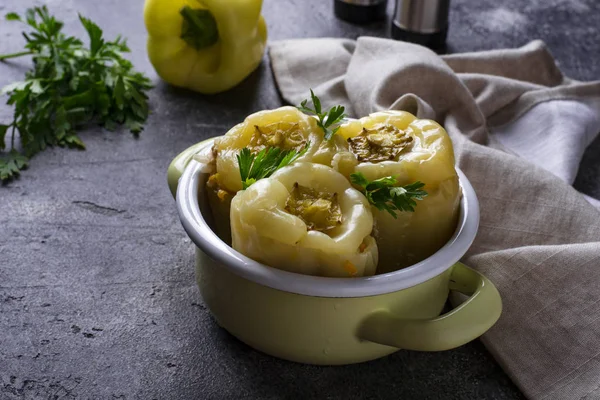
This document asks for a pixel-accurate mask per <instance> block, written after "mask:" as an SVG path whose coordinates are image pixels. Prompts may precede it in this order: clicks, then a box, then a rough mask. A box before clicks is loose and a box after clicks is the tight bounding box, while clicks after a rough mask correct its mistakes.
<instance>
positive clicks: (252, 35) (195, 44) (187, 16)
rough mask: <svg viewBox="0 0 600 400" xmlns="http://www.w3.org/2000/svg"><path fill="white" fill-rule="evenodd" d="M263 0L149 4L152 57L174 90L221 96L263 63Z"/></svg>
mask: <svg viewBox="0 0 600 400" xmlns="http://www.w3.org/2000/svg"><path fill="white" fill-rule="evenodd" d="M261 6H262V0H202V1H200V0H196V1H194V0H146V3H145V5H144V22H145V24H146V29H147V31H148V34H149V37H148V56H149V58H150V62H151V63H152V65H153V66H154V68H155V70H156V72H157V73H158V75H159V76H160V77H161V78H162V79H164V80H165V81H167V82H169V83H170V84H172V85H175V86H179V87H184V88H189V89H192V90H195V91H197V92H200V93H206V94H211V93H218V92H222V91H225V90H228V89H230V88H232V87H234V86H236V85H237V84H239V83H240V82H241V81H242V80H244V78H246V77H247V76H248V75H250V73H251V72H252V71H254V70H255V69H256V68H257V67H258V65H259V64H260V61H261V59H262V56H263V53H264V50H265V46H266V41H267V28H266V24H265V21H264V19H263V17H262V16H261V15H260V10H261Z"/></svg>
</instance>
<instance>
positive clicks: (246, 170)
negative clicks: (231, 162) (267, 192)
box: [237, 142, 310, 189]
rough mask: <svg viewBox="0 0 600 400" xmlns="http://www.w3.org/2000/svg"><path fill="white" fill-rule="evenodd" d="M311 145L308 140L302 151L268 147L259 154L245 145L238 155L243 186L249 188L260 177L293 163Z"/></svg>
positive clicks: (266, 176) (265, 176) (269, 174)
mask: <svg viewBox="0 0 600 400" xmlns="http://www.w3.org/2000/svg"><path fill="white" fill-rule="evenodd" d="M309 145H310V142H307V143H306V146H304V148H303V149H302V150H300V151H296V150H281V149H279V148H277V147H267V148H265V149H262V150H261V151H259V152H258V153H257V154H254V153H252V152H251V151H250V149H248V148H247V147H244V148H243V149H242V150H241V151H240V153H239V154H238V155H237V160H238V166H239V169H240V176H241V177H242V187H243V188H244V189H248V188H249V187H250V186H251V185H252V184H253V183H255V182H256V181H258V180H259V179H263V178H268V177H269V176H271V175H273V173H274V172H275V171H277V170H278V169H280V168H283V167H285V166H286V165H290V164H292V163H293V162H294V161H296V160H297V159H298V158H300V157H302V156H303V155H304V154H305V153H306V151H307V150H308V146H309Z"/></svg>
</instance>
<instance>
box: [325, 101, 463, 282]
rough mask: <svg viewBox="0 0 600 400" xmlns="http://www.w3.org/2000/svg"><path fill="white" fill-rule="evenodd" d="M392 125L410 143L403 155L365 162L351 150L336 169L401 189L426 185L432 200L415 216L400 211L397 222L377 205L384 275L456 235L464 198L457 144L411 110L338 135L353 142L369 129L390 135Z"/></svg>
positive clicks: (354, 124) (347, 127) (368, 120)
mask: <svg viewBox="0 0 600 400" xmlns="http://www.w3.org/2000/svg"><path fill="white" fill-rule="evenodd" d="M390 125H391V126H393V127H395V128H397V129H398V130H399V131H402V132H403V133H404V135H405V136H407V137H408V139H410V140H407V141H405V142H404V143H403V144H402V145H403V146H404V145H406V147H405V148H404V149H402V151H400V152H399V153H392V154H391V155H390V157H391V158H389V159H388V160H384V161H382V160H380V159H377V160H371V161H369V160H366V161H360V160H359V159H358V157H357V155H356V154H354V153H353V152H352V151H351V152H350V153H346V154H340V156H339V159H338V160H337V163H335V165H334V167H335V168H336V169H337V170H338V171H340V172H342V173H343V174H344V175H347V174H348V173H349V172H350V173H351V172H361V173H362V174H363V175H364V176H365V177H366V178H367V179H369V180H375V179H378V178H383V177H385V176H395V177H396V180H397V181H398V185H400V186H402V185H406V184H409V183H413V182H415V181H421V182H423V183H424V184H425V186H424V187H423V190H425V191H426V192H427V196H426V197H425V198H424V199H423V200H418V201H417V205H416V207H415V211H414V212H406V211H405V212H399V213H397V214H398V215H397V218H394V217H392V216H391V215H390V214H389V213H387V212H385V211H380V210H377V209H376V208H375V207H372V211H373V218H374V219H375V227H376V229H375V235H374V236H375V239H376V240H377V246H378V248H379V265H378V267H377V273H379V274H381V273H387V272H392V271H395V270H397V269H400V268H404V267H408V266H410V265H413V264H415V263H417V262H419V261H422V260H423V259H425V258H427V257H429V256H430V255H432V254H433V253H435V252H436V251H437V250H439V249H440V248H441V247H442V246H443V245H444V244H445V243H446V242H447V241H448V240H449V239H450V237H451V236H452V234H453V233H454V230H455V228H456V223H457V220H458V212H459V205H460V198H461V190H460V186H459V182H458V175H457V172H456V169H455V167H454V161H455V160H454V149H453V147H452V142H451V141H450V137H449V136H448V134H447V133H446V131H445V130H444V128H443V127H442V126H441V125H439V124H438V123H437V122H435V121H431V120H426V119H418V118H416V117H415V116H414V115H412V114H410V113H408V112H405V111H383V112H377V113H374V114H371V115H369V116H367V117H364V118H361V119H360V120H355V121H351V122H348V123H347V124H344V125H342V127H341V128H340V129H339V130H338V132H337V134H338V135H340V136H342V137H344V138H346V139H352V138H356V137H357V136H359V135H360V134H361V132H363V129H366V130H375V131H377V130H378V129H379V130H381V131H382V132H385V131H386V129H385V127H389V126H390ZM382 127H383V129H382ZM374 139H381V137H379V138H378V137H375V138H374ZM377 148H378V146H374V149H377ZM342 156H344V157H342Z"/></svg>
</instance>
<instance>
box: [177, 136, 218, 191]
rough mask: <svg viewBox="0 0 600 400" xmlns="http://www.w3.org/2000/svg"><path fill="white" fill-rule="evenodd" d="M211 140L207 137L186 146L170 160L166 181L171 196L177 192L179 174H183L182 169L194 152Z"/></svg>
mask: <svg viewBox="0 0 600 400" xmlns="http://www.w3.org/2000/svg"><path fill="white" fill-rule="evenodd" d="M211 140H213V139H207V140H204V141H202V142H200V143H196V144H195V145H193V146H190V147H188V148H187V149H185V150H184V151H182V152H181V153H179V154H178V155H177V156H176V157H175V158H174V159H173V161H171V164H169V169H168V170H167V182H168V183H169V189H170V190H171V194H172V195H173V198H175V195H176V193H177V184H178V183H179V178H181V175H182V174H183V170H184V169H185V167H187V165H188V163H189V162H190V160H191V159H192V157H193V156H194V154H196V153H198V152H199V151H200V150H202V148H203V147H205V146H206V143H207V142H210V141H211Z"/></svg>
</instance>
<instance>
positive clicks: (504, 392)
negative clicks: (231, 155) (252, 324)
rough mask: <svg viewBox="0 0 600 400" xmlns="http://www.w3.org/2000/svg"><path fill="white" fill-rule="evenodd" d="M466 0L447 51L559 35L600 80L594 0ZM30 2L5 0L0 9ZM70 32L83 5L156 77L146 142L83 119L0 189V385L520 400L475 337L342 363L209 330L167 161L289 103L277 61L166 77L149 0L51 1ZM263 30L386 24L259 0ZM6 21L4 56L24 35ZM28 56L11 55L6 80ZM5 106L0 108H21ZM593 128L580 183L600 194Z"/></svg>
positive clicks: (124, 392)
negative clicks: (210, 89) (315, 362)
mask: <svg viewBox="0 0 600 400" xmlns="http://www.w3.org/2000/svg"><path fill="white" fill-rule="evenodd" d="M522 3H523V2H522V1H520V0H508V1H493V0H479V1H469V0H455V1H453V3H452V6H451V14H450V21H451V25H450V32H449V47H450V51H452V52H462V51H471V50H482V49H493V48H501V47H515V46H520V45H523V44H525V43H527V42H528V41H529V40H532V39H542V40H544V41H545V42H546V43H547V44H548V45H549V48H550V50H551V51H552V52H553V54H554V55H555V57H556V58H557V59H558V60H559V63H560V66H561V68H562V69H563V71H564V72H565V74H567V75H568V76H570V77H572V78H575V79H580V80H593V79H599V78H600V33H599V30H598V26H600V13H599V12H598V11H599V6H598V3H597V1H596V0H551V1H545V0H535V1H529V2H527V4H522ZM33 4H41V3H39V2H38V3H34V2H32V1H29V0H27V1H23V0H0V14H4V13H6V12H9V11H18V12H22V11H24V9H25V8H26V7H27V6H30V5H33ZM46 4H48V6H49V7H50V10H51V11H52V12H55V13H56V14H58V15H59V16H60V17H61V18H62V19H63V20H64V21H65V22H66V31H67V32H69V33H76V34H82V33H83V32H82V28H81V27H80V26H79V25H78V21H77V12H81V13H82V14H83V15H85V16H88V17H91V18H92V19H93V20H95V21H96V22H97V23H99V25H100V26H101V27H103V28H104V30H105V33H106V34H107V35H108V36H109V37H114V36H115V35H116V34H118V33H122V34H124V35H125V36H126V37H127V38H128V39H129V43H130V46H131V48H132V49H133V53H132V55H131V57H132V60H133V61H134V63H135V65H136V67H137V68H138V69H140V70H142V71H144V72H146V73H148V74H149V75H150V76H151V77H152V78H153V79H155V80H156V81H157V87H156V88H155V89H154V90H153V91H152V92H151V94H150V97H151V98H150V102H151V105H152V110H153V114H152V116H151V117H150V119H149V121H148V123H147V128H146V130H145V131H144V132H143V133H142V135H141V137H140V139H138V140H135V139H134V138H133V137H131V135H129V134H128V133H126V132H120V133H109V132H104V131H103V130H101V129H98V128H90V129H89V130H88V131H86V132H85V133H83V134H82V138H83V139H84V141H85V142H86V144H87V146H88V150H87V151H69V150H64V149H51V150H49V151H46V152H45V153H42V154H40V155H38V156H37V157H35V158H34V160H33V161H32V163H31V167H30V168H29V170H27V171H25V172H24V173H23V176H22V178H21V179H19V180H17V181H15V182H12V183H10V184H8V185H4V186H3V187H0V399H1V400H5V399H7V400H8V399H75V398H77V399H87V398H90V399H195V398H199V399H200V398H201V399H238V398H248V399H282V398H286V399H288V398H289V399H293V398H301V399H304V398H327V399H379V398H380V399H398V398H409V399H484V398H485V399H518V398H520V397H521V395H520V394H519V392H518V390H517V389H516V388H515V387H514V386H513V385H512V383H511V382H510V380H509V378H508V377H507V376H506V375H505V374H504V373H503V372H502V370H501V369H500V367H499V366H498V365H497V364H496V363H495V362H494V360H493V359H492V358H491V356H490V355H489V354H488V353H487V352H486V351H485V349H484V348H483V346H482V345H481V344H480V343H479V342H474V343H471V344H469V345H467V346H464V347H462V348H459V349H456V350H453V351H448V352H444V353H416V352H408V351H402V352H399V353H396V354H395V355H392V356H390V357H387V358H384V359H381V360H378V361H373V362H370V363H366V364H362V365H354V366H347V367H335V368H332V367H329V368H328V367H314V366H306V365H299V364H294V363H289V362H285V361H281V360H277V359H274V358H271V357H269V356H265V355H263V354H260V353H258V352H256V351H254V350H252V349H250V348H248V347H247V346H245V345H244V344H242V343H240V342H238V341H237V340H235V339H234V338H232V337H231V336H230V335H228V334H227V333H226V332H224V331H223V330H222V329H220V328H219V327H217V326H216V324H215V323H214V321H213V319H212V318H211V316H210V315H209V313H208V311H207V310H206V309H205V307H204V305H203V303H202V299H201V298H200V296H199V294H198V290H197V288H196V286H195V282H194V275H193V274H194V272H193V248H192V244H191V242H190V241H189V240H188V239H187V237H186V235H185V233H184V231H183V229H182V228H181V226H180V224H179V221H178V218H177V214H176V210H175V205H174V202H173V200H172V198H171V196H170V194H169V192H168V189H167V185H166V179H165V172H166V168H167V166H168V163H169V161H170V160H171V159H172V157H174V156H175V155H176V154H177V153H178V152H180V151H181V150H183V149H185V148H186V147H188V146H189V145H191V144H193V143H196V142H198V141H200V140H201V139H203V138H207V137H210V136H215V135H219V134H222V133H224V132H225V131H226V130H227V129H228V128H229V127H231V126H232V125H233V124H234V123H237V122H239V121H241V120H242V119H243V118H244V117H245V116H246V115H247V114H250V113H252V112H254V111H257V110H260V109H266V108H274V107H278V106H280V105H281V101H280V99H279V96H278V94H277V91H276V89H275V86H274V83H273V78H272V76H271V72H270V69H269V64H268V60H267V59H266V58H265V61H264V62H263V64H262V65H261V67H260V68H259V69H258V70H257V71H256V73H254V74H253V75H252V76H250V77H249V78H248V79H247V80H246V81H245V82H244V83H243V84H241V85H240V86H239V87H237V88H235V89H234V90H232V91H230V92H228V93H224V94H220V95H217V96H212V97H207V96H202V95H199V94H195V93H191V92H187V91H184V90H176V89H173V88H170V87H168V86H166V85H165V84H163V83H160V82H158V80H157V79H156V75H155V73H154V72H153V70H152V68H151V66H150V64H149V62H148V60H147V58H146V54H145V40H146V33H145V29H144V26H143V21H142V17H141V13H142V7H143V3H142V1H139V0H137V1H133V0H127V1H125V0H104V1H83V0H80V1H74V0H49V1H47V2H46ZM263 11H264V15H265V18H266V20H267V23H268V25H269V38H270V39H271V40H273V39H282V38H291V37H321V36H338V37H350V38H355V37H357V36H359V35H363V34H368V35H377V36H385V35H387V29H388V24H387V23H380V24H375V25H372V26H370V27H367V28H357V27H354V26H352V25H349V24H347V23H344V22H341V21H338V20H336V19H335V18H334V17H333V15H332V4H331V2H330V1H325V0H323V1H321V0H285V1H284V0H265V3H264V5H263ZM20 31H21V26H20V25H19V24H16V23H6V22H4V21H2V22H0V53H7V52H12V51H17V50H19V49H20V48H21V46H22V39H21V36H20ZM28 62H29V60H27V59H23V60H19V61H13V62H10V63H0V86H1V85H4V84H7V83H10V82H12V81H14V80H18V79H21V77H22V75H23V73H24V71H25V70H26V69H27V67H28V65H29V64H28ZM11 112H12V111H11V109H10V108H9V107H8V106H5V105H0V121H8V120H9V118H10V116H11ZM599 151H600V139H597V140H596V141H595V142H594V143H593V144H592V146H591V147H590V148H589V149H588V151H587V153H586V156H585V159H584V163H583V165H582V168H581V170H580V173H579V176H578V178H577V181H576V187H577V188H579V189H580V190H583V191H584V192H586V193H588V194H590V195H593V196H595V197H597V198H598V197H600V183H599V182H598V176H599V175H600V174H599V172H600V157H599V156H598V154H600V153H599Z"/></svg>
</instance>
